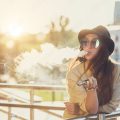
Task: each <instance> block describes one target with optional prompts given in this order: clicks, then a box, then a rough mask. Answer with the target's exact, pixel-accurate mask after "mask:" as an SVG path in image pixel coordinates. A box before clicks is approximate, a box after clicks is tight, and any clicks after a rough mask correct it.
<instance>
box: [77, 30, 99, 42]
mask: <svg viewBox="0 0 120 120" xmlns="http://www.w3.org/2000/svg"><path fill="white" fill-rule="evenodd" d="M87 34H96V35H98V34H97V33H96V32H95V31H94V30H90V29H84V30H82V31H80V32H79V34H78V39H79V40H80V39H82V38H84V37H85V36H86V35H87Z"/></svg>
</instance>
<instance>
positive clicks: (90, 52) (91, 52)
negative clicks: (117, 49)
mask: <svg viewBox="0 0 120 120" xmlns="http://www.w3.org/2000/svg"><path fill="white" fill-rule="evenodd" d="M87 54H96V52H95V51H87Z"/></svg>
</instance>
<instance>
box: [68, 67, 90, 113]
mask: <svg viewBox="0 0 120 120" xmlns="http://www.w3.org/2000/svg"><path fill="white" fill-rule="evenodd" d="M79 74H80V73H79ZM78 79H79V76H78V71H77V69H76V68H75V67H73V68H71V69H69V70H68V71H67V75H66V80H67V90H68V94H69V98H70V99H72V102H75V103H76V101H77V103H78V104H79V106H80V109H81V111H80V112H81V114H83V113H86V114H87V113H88V111H87V110H86V107H85V103H86V99H85V98H86V91H85V89H84V87H82V86H81V87H80V86H77V84H76V81H77V80H78Z"/></svg>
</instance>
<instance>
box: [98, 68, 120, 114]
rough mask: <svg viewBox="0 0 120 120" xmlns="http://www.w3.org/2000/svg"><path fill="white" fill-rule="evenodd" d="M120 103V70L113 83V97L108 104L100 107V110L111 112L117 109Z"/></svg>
mask: <svg viewBox="0 0 120 120" xmlns="http://www.w3.org/2000/svg"><path fill="white" fill-rule="evenodd" d="M119 104H120V70H119V73H118V77H117V79H116V80H115V83H114V85H113V95H112V99H111V100H110V102H109V103H108V104H105V105H103V106H100V107H99V112H106V113H111V112H113V111H115V110H116V109H117V107H118V106H119Z"/></svg>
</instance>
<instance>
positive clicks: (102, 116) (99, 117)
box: [98, 113, 106, 120]
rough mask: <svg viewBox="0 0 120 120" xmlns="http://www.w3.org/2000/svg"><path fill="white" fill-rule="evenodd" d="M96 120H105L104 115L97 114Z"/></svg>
mask: <svg viewBox="0 0 120 120" xmlns="http://www.w3.org/2000/svg"><path fill="white" fill-rule="evenodd" d="M98 120H106V118H105V114H104V113H99V114H98Z"/></svg>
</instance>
